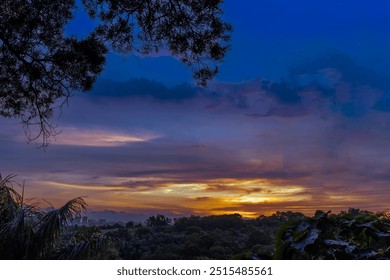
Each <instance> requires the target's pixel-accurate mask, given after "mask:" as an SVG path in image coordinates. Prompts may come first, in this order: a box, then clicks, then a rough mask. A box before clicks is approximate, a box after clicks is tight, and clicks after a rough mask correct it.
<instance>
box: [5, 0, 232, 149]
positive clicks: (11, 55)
mask: <svg viewBox="0 0 390 280" xmlns="http://www.w3.org/2000/svg"><path fill="white" fill-rule="evenodd" d="M222 2H223V1H222V0H212V1H211V0H134V1H127V0H83V1H82V4H83V8H84V9H86V11H87V12H88V14H89V16H90V17H91V19H93V20H97V22H98V25H97V26H96V28H95V29H94V30H93V31H92V32H91V33H90V34H89V36H87V37H86V38H84V39H78V38H76V37H74V36H66V35H65V34H64V29H65V26H66V24H67V23H68V22H69V21H70V20H71V19H72V17H73V14H74V12H75V10H76V4H75V1H74V0H68V1H60V0H51V1H49V0H4V1H2V4H1V9H0V64H1V68H0V116H3V117H16V118H19V119H21V121H22V124H23V125H24V127H25V129H26V132H27V136H28V138H29V139H30V140H33V139H36V138H39V137H42V139H43V144H47V143H48V140H49V137H50V136H51V135H53V134H55V129H54V126H53V125H52V123H51V120H52V116H53V113H54V112H55V110H56V109H57V108H61V106H62V104H63V103H64V102H66V101H67V99H68V98H69V96H70V95H71V94H72V92H73V91H88V90H90V89H91V88H92V86H93V83H94V81H95V80H96V78H97V76H98V75H99V74H100V72H101V71H102V69H103V65H104V62H105V54H107V52H108V51H114V52H120V53H140V54H142V55H146V54H150V53H154V52H158V51H159V50H164V51H169V52H170V53H171V54H172V55H174V56H176V57H178V58H179V59H180V60H181V61H182V62H183V63H185V64H186V65H188V66H189V67H191V68H192V69H193V73H194V78H195V79H196V80H197V81H198V83H199V84H201V85H205V84H206V82H207V80H209V79H211V78H212V77H213V76H215V75H216V73H217V71H218V68H217V63H218V62H219V61H221V60H222V59H223V57H224V56H225V54H226V52H227V50H228V41H229V34H230V32H231V26H230V25H229V24H227V23H225V22H223V21H222V19H221V16H222V12H223V11H222V9H221V5H222ZM79 8H82V7H79ZM34 124H35V125H37V126H35V127H36V128H38V130H37V131H35V132H34V131H30V130H29V129H30V127H31V125H34Z"/></svg>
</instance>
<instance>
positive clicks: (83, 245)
mask: <svg viewBox="0 0 390 280" xmlns="http://www.w3.org/2000/svg"><path fill="white" fill-rule="evenodd" d="M111 245H112V241H111V238H110V237H108V236H107V235H105V234H100V233H97V234H93V235H92V236H91V237H90V238H88V239H85V240H81V241H78V242H77V243H75V244H73V245H71V246H70V247H69V248H68V249H66V250H65V252H64V253H63V254H62V255H61V256H60V257H59V259H63V260H86V259H98V258H99V256H100V255H102V254H104V253H106V252H107V249H108V248H109V247H110V246H111Z"/></svg>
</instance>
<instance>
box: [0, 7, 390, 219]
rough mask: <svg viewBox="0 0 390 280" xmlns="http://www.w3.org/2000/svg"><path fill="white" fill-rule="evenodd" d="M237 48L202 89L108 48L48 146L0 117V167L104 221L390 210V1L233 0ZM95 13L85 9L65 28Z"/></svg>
mask: <svg viewBox="0 0 390 280" xmlns="http://www.w3.org/2000/svg"><path fill="white" fill-rule="evenodd" d="M223 8H224V11H225V13H224V19H225V20H226V21H227V22H229V23H231V24H232V25H233V29H234V31H233V34H232V40H231V49H230V51H229V53H228V54H227V56H226V58H225V60H224V62H223V63H221V64H220V65H219V70H220V71H219V74H218V75H217V76H216V78H215V79H214V80H212V81H211V82H209V84H208V86H207V87H206V88H199V87H197V86H196V85H195V83H194V81H193V80H192V73H191V71H190V69H188V68H186V66H184V65H182V64H181V63H180V62H179V61H178V60H177V59H176V58H173V57H171V56H169V55H168V54H164V53H160V54H158V55H152V56H149V57H141V56H137V55H129V56H126V57H125V56H121V55H116V54H110V55H108V56H107V63H106V65H105V68H104V71H103V73H102V74H101V76H100V77H99V79H98V80H97V82H96V84H95V86H94V87H93V89H92V91H91V92H89V93H86V94H85V93H83V94H82V93H75V96H73V97H72V98H71V100H70V102H69V105H68V106H66V107H64V108H63V111H62V114H61V117H60V118H58V119H57V118H56V119H55V122H56V123H57V125H58V128H57V129H58V130H59V131H61V133H60V134H59V135H57V136H56V138H55V139H52V140H51V143H50V145H49V146H48V147H47V148H46V149H37V148H36V147H35V144H36V143H27V140H26V136H25V135H24V131H23V128H22V126H21V125H20V124H19V122H18V120H15V119H11V120H8V119H0V125H1V130H0V155H1V157H0V173H1V175H2V176H3V177H4V176H6V175H8V174H16V175H17V177H16V178H15V181H17V182H19V183H21V182H24V183H25V186H26V187H25V195H26V197H29V198H34V199H35V200H37V201H40V202H41V203H42V205H45V200H47V201H50V202H51V203H52V204H53V205H55V206H58V205H61V204H63V203H65V202H66V201H67V200H69V199H71V198H74V197H76V196H83V197H85V200H86V202H87V203H88V205H89V207H88V208H89V214H88V215H90V216H96V217H104V218H106V219H108V220H110V219H111V220H118V219H121V220H126V219H142V218H145V217H148V216H150V215H153V214H156V213H161V214H166V215H170V216H184V215H191V214H195V215H212V214H223V213H240V214H241V215H243V216H244V217H252V218H253V217H257V216H258V215H259V214H266V215H268V214H271V213H273V212H275V211H299V212H303V213H305V214H313V213H314V212H315V210H317V209H322V210H332V211H333V212H335V213H337V212H339V211H341V210H347V209H348V208H349V207H356V208H361V209H365V210H371V211H377V210H385V209H389V208H390V187H389V184H390V92H389V89H390V79H389V77H390V68H389V67H388V65H389V63H390V54H389V53H388V50H389V49H390V35H389V32H388V30H389V27H390V17H389V15H388V13H389V12H388V11H389V8H390V3H388V1H383V0H382V1H380V0H372V1H351V0H345V1H336V0H330V1H309V0H297V1H286V0H284V1H282V0H272V1H271V0H262V1H255V0H246V1H233V0H227V1H225V4H224V6H223ZM92 25H93V24H92V23H90V22H87V20H86V16H85V14H83V12H82V11H77V13H76V17H75V19H74V20H73V21H72V22H71V23H70V24H69V25H68V27H67V32H68V33H69V34H73V35H76V36H80V37H82V36H84V35H85V34H87V33H88V31H89V30H90V28H91V26H92Z"/></svg>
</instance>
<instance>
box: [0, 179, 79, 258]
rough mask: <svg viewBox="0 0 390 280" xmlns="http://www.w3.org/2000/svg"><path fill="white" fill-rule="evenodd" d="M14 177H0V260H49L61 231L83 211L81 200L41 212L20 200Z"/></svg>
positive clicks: (71, 201) (35, 206) (21, 197)
mask: <svg viewBox="0 0 390 280" xmlns="http://www.w3.org/2000/svg"><path fill="white" fill-rule="evenodd" d="M13 178H14V176H13V175H10V176H7V177H5V178H4V179H3V178H2V177H1V175H0V259H45V258H48V257H50V254H52V253H53V252H54V250H55V249H56V246H57V247H58V245H59V240H60V237H61V233H62V231H63V229H64V228H65V227H66V226H67V225H69V224H70V223H71V222H72V220H73V219H74V218H75V217H76V216H78V215H80V213H81V212H83V211H85V210H86V209H87V208H86V207H87V204H86V203H85V201H84V199H83V198H82V197H76V198H74V199H72V200H69V201H68V202H67V203H65V204H64V205H63V206H62V207H60V208H58V209H53V210H51V211H48V212H42V211H40V210H39V209H38V208H37V205H36V204H30V203H28V201H25V200H24V197H23V194H24V186H22V185H19V186H21V187H22V194H20V193H19V192H17V191H16V190H15V188H14V184H15V182H13V180H12V179H13Z"/></svg>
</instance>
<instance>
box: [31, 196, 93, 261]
mask: <svg viewBox="0 0 390 280" xmlns="http://www.w3.org/2000/svg"><path fill="white" fill-rule="evenodd" d="M86 209H87V204H86V203H85V201H84V199H83V198H82V197H77V198H74V199H72V200H70V201H68V202H67V203H66V204H65V205H64V206H62V207H60V208H58V209H54V210H51V211H49V212H48V213H46V214H45V215H44V217H43V218H42V220H41V222H40V224H39V225H38V229H37V232H36V235H35V247H34V248H33V251H34V252H38V253H39V255H40V256H39V257H44V255H45V254H46V252H47V251H48V250H49V249H51V248H53V246H54V244H55V241H57V240H58V239H59V238H60V235H61V231H62V229H63V227H64V226H67V225H69V224H70V223H71V221H72V220H74V218H75V217H77V216H78V215H80V213H81V212H84V211H86ZM34 254H35V253H34Z"/></svg>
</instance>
